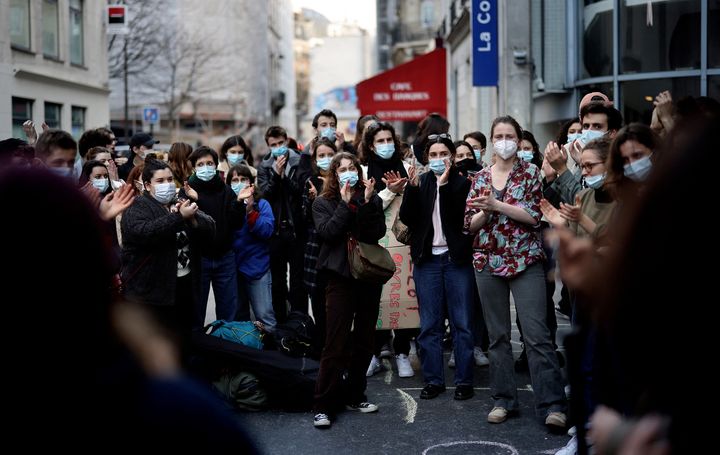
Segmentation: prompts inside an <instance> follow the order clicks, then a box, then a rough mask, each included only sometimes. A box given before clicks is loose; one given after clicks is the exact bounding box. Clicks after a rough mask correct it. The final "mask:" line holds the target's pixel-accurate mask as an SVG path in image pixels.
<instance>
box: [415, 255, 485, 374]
mask: <svg viewBox="0 0 720 455" xmlns="http://www.w3.org/2000/svg"><path fill="white" fill-rule="evenodd" d="M413 277H414V278H415V289H416V291H417V297H418V306H419V309H420V335H419V336H418V337H417V341H418V343H419V344H420V348H421V350H420V357H421V361H422V370H423V376H424V377H425V382H426V383H428V384H435V385H445V362H444V359H443V348H442V339H443V334H444V333H445V324H444V322H445V307H446V306H447V315H448V319H449V320H450V326H451V327H452V330H453V334H454V337H455V338H454V345H455V348H454V349H455V351H454V352H455V366H456V368H455V385H472V383H473V365H474V363H473V344H474V343H473V341H474V340H473V334H472V330H471V329H470V324H471V321H472V313H473V306H474V303H475V299H474V296H473V269H472V265H470V264H463V265H459V264H454V263H452V262H450V255H449V254H447V253H445V254H441V255H437V256H431V257H429V258H428V259H425V260H424V261H422V262H421V263H420V264H416V265H415V268H414V271H413ZM446 303H447V305H446Z"/></svg>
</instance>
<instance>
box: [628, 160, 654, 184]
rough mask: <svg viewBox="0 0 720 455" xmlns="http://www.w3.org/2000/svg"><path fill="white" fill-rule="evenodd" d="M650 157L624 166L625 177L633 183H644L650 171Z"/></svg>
mask: <svg viewBox="0 0 720 455" xmlns="http://www.w3.org/2000/svg"><path fill="white" fill-rule="evenodd" d="M651 156H652V155H648V156H646V157H644V158H640V159H639V160H637V161H633V162H632V163H629V164H626V165H625V168H624V171H625V177H627V178H629V179H630V180H632V181H635V182H644V181H645V180H646V179H647V177H648V175H650V171H651V170H652V161H650V157H651Z"/></svg>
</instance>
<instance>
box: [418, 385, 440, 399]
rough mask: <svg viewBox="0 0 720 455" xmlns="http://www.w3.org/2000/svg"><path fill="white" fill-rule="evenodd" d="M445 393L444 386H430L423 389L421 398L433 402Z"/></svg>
mask: <svg viewBox="0 0 720 455" xmlns="http://www.w3.org/2000/svg"><path fill="white" fill-rule="evenodd" d="M444 391H445V386H444V385H437V384H428V385H426V386H425V387H424V388H423V389H422V392H420V398H422V399H423V400H432V399H433V398H436V397H437V396H438V395H440V394H441V393H443V392H444Z"/></svg>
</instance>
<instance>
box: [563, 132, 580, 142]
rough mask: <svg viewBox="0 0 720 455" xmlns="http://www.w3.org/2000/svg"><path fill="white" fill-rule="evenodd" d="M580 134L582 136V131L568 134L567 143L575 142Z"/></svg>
mask: <svg viewBox="0 0 720 455" xmlns="http://www.w3.org/2000/svg"><path fill="white" fill-rule="evenodd" d="M580 136H581V134H580V133H572V134H568V138H567V142H566V143H567V144H571V143H573V142H575V140H577V139H580Z"/></svg>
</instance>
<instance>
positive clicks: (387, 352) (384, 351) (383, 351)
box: [380, 343, 393, 358]
mask: <svg viewBox="0 0 720 455" xmlns="http://www.w3.org/2000/svg"><path fill="white" fill-rule="evenodd" d="M392 355H393V353H392V348H390V345H389V344H388V343H385V344H383V346H382V348H380V357H381V358H382V357H392Z"/></svg>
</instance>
